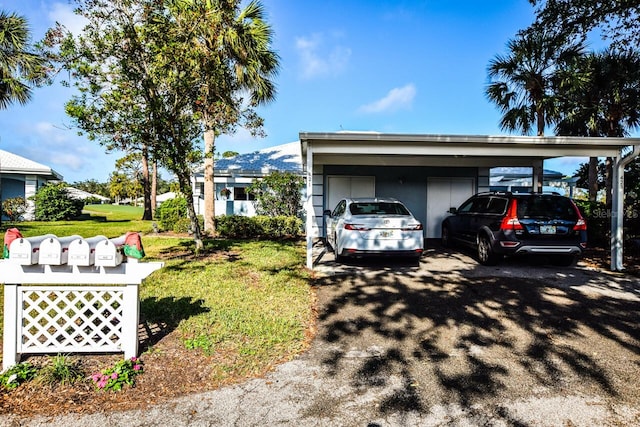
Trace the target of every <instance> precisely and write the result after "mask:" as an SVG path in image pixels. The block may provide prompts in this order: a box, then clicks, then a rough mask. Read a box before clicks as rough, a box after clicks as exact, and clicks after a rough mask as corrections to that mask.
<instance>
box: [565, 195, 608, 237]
mask: <svg viewBox="0 0 640 427" xmlns="http://www.w3.org/2000/svg"><path fill="white" fill-rule="evenodd" d="M574 202H575V203H576V205H577V206H578V208H579V209H580V212H582V216H584V219H585V220H586V221H587V242H588V243H589V245H590V246H600V247H608V246H609V236H610V234H611V215H610V214H609V213H608V212H609V211H608V210H607V208H606V206H605V204H604V203H602V202H591V201H588V200H574Z"/></svg>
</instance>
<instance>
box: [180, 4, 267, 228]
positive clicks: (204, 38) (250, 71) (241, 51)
mask: <svg viewBox="0 0 640 427" xmlns="http://www.w3.org/2000/svg"><path fill="white" fill-rule="evenodd" d="M238 5H239V2H237V1H207V2H195V1H194V2H191V3H190V8H191V9H190V10H191V13H194V15H192V16H194V17H196V19H202V20H203V23H204V25H199V26H198V28H200V29H201V30H200V31H199V32H196V34H195V41H196V42H195V43H194V45H195V46H196V47H198V48H199V50H200V52H201V54H202V62H203V64H206V65H203V66H202V69H206V70H209V72H210V75H209V79H208V80H207V83H204V84H203V85H202V95H203V96H202V99H203V101H202V103H200V104H199V105H200V111H201V113H202V117H203V122H204V131H205V133H204V145H205V147H204V153H205V155H204V203H205V212H204V224H205V230H207V231H211V232H213V231H215V228H214V218H215V190H214V182H213V177H214V150H215V138H216V136H217V135H220V134H223V133H230V132H233V131H234V130H235V127H236V126H237V124H238V123H239V122H240V121H243V122H244V124H245V126H246V127H248V128H249V129H251V130H252V131H253V132H255V133H256V134H258V133H260V132H261V126H262V119H261V118H260V117H259V116H258V115H257V114H256V113H255V111H254V110H253V108H255V107H257V106H259V105H261V104H265V103H268V102H270V101H272V100H273V99H275V95H276V88H275V84H274V83H273V80H272V79H273V78H274V77H275V75H276V74H277V71H278V67H279V57H278V55H277V54H276V53H275V52H274V51H273V50H272V48H271V45H272V39H273V30H272V28H271V26H270V25H269V24H268V23H267V22H266V20H265V15H266V14H265V11H264V8H263V6H262V4H261V3H260V2H258V1H251V2H250V3H249V4H247V6H246V7H245V8H244V9H240V8H239V6H238ZM191 22H192V20H191ZM211 73H213V77H212V76H211ZM247 95H248V101H246V102H245V100H244V98H243V96H247Z"/></svg>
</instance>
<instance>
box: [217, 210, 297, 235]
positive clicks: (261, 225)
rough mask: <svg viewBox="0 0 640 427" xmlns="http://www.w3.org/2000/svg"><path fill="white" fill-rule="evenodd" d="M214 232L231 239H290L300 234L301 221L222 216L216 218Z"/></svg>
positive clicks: (281, 218)
mask: <svg viewBox="0 0 640 427" xmlns="http://www.w3.org/2000/svg"><path fill="white" fill-rule="evenodd" d="M216 231H217V232H218V234H219V235H220V236H221V237H225V238H232V239H247V238H263V239H280V238H290V237H297V236H299V235H300V234H301V231H302V220H301V219H300V218H297V217H291V216H276V217H270V216H264V215H258V216H254V217H248V216H240V215H222V216H219V217H216Z"/></svg>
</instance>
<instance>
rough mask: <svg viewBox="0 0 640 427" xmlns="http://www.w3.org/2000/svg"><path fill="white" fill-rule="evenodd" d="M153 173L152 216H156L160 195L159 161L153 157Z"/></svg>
mask: <svg viewBox="0 0 640 427" xmlns="http://www.w3.org/2000/svg"><path fill="white" fill-rule="evenodd" d="M151 173H152V175H151V218H152V219H153V218H155V217H156V204H157V200H156V199H157V196H158V161H157V160H156V159H153V169H152V172H151Z"/></svg>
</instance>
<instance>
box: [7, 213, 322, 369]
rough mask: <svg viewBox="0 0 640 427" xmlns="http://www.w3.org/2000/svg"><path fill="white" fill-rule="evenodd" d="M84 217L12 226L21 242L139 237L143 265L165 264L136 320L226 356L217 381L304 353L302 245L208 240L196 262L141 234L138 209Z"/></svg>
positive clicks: (178, 247) (147, 226)
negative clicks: (32, 238)
mask: <svg viewBox="0 0 640 427" xmlns="http://www.w3.org/2000/svg"><path fill="white" fill-rule="evenodd" d="M85 212H86V213H87V217H86V218H84V219H82V220H80V221H65V222H50V223H37V222H25V223H19V224H17V228H19V230H20V231H21V232H22V234H23V235H24V236H25V237H29V236H34V235H39V234H46V233H53V234H56V235H58V236H67V235H71V234H78V235H80V236H82V237H91V236H94V235H97V234H102V235H105V236H108V237H112V236H118V235H121V234H124V233H125V232H127V231H132V230H133V231H141V232H142V234H143V237H142V243H143V246H144V249H145V252H146V254H147V256H146V258H145V259H144V260H143V262H144V261H153V260H158V259H161V260H163V261H164V262H165V266H164V268H162V269H161V270H159V271H156V272H155V273H153V274H152V275H151V276H149V277H148V278H147V280H146V281H145V282H144V283H143V285H142V286H141V288H140V307H141V316H142V318H144V319H145V320H146V321H148V322H158V323H163V324H165V325H167V328H168V329H170V330H175V331H177V333H178V334H179V336H180V337H181V339H182V340H183V342H184V345H185V348H188V349H194V350H195V349H199V350H202V351H204V352H205V353H208V354H215V353H223V354H226V355H231V357H225V358H224V360H225V361H226V362H224V363H220V364H219V365H217V366H215V367H214V377H215V378H214V379H215V380H217V381H224V380H225V378H226V377H228V376H230V375H233V376H239V375H252V374H256V373H259V372H263V371H264V370H265V369H268V368H269V367H270V366H272V365H273V364H274V363H277V362H280V361H282V360H284V359H287V358H290V357H291V356H292V355H294V354H296V353H297V352H299V351H301V350H302V349H303V348H304V346H305V344H306V337H305V331H306V328H307V327H308V326H309V324H310V323H311V322H312V321H313V314H312V301H313V295H312V291H311V288H310V286H309V276H308V273H307V272H306V270H305V269H304V268H303V265H304V246H303V244H302V243H301V242H287V241H279V242H272V241H230V240H224V239H208V240H205V242H204V243H205V251H204V252H205V254H204V256H203V257H199V258H198V257H194V256H193V241H192V240H191V239H190V238H186V237H185V238H181V237H168V236H162V235H146V233H147V232H149V231H150V230H151V229H152V227H151V221H141V220H138V219H136V218H140V217H141V215H142V211H141V209H140V208H133V209H132V208H131V207H128V206H127V207H125V206H112V205H91V206H88V207H87V208H86V210H85ZM3 225H6V224H3ZM2 298H3V297H2V296H0V303H2V301H1V300H2ZM2 304H3V303H2ZM2 304H0V310H3V307H4V305H2ZM0 312H1V311H0ZM0 322H2V317H0ZM0 326H1V324H0Z"/></svg>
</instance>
